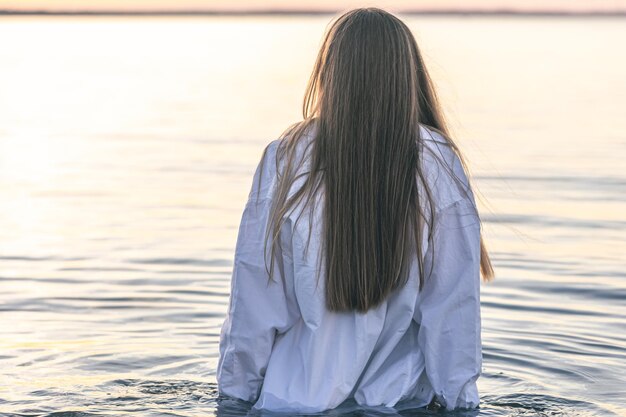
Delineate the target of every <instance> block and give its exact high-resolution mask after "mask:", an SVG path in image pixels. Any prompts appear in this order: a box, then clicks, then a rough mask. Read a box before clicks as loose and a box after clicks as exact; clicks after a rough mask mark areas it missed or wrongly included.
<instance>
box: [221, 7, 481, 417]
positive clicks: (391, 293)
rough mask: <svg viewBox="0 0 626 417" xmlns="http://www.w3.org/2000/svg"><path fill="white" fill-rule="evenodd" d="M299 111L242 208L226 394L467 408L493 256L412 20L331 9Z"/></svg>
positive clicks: (294, 404) (315, 406)
mask: <svg viewBox="0 0 626 417" xmlns="http://www.w3.org/2000/svg"><path fill="white" fill-rule="evenodd" d="M303 110H304V119H303V121H302V122H299V123H296V124H294V125H292V126H291V127H290V128H289V129H287V130H286V131H285V132H284V134H283V135H281V138H280V139H277V140H274V141H272V142H271V143H270V144H269V145H268V146H267V147H266V149H265V151H264V153H263V155H262V157H261V161H260V162H259V165H258V167H257V170H256V172H255V175H254V178H253V183H252V188H251V191H250V194H249V198H248V202H247V203H246V206H245V209H244V212H243V216H242V221H241V226H240V229H239V235H238V239H237V247H236V252H235V260H234V268H233V276H232V284H231V285H232V286H231V298H230V303H229V308H228V315H227V318H226V320H225V322H224V325H223V327H222V333H221V339H220V359H219V363H218V368H217V379H218V387H219V391H220V394H221V395H223V396H227V397H235V398H239V399H243V400H246V401H250V402H253V403H254V408H257V409H267V410H272V411H285V412H293V413H303V412H319V411H323V410H327V409H331V408H335V407H337V406H339V405H340V404H342V403H344V402H345V401H347V400H352V401H354V402H356V403H357V404H359V405H361V406H384V407H396V408H397V407H400V406H410V407H421V406H425V405H428V404H429V403H431V402H432V401H433V400H436V401H438V402H439V403H440V404H441V405H442V406H443V407H445V408H447V409H455V408H459V407H462V408H474V407H476V406H477V405H478V403H479V396H478V391H477V387H476V380H477V378H478V377H479V375H480V371H481V362H482V354H481V338H480V332H481V327H480V274H481V272H482V274H483V277H484V278H485V279H490V278H491V277H492V276H493V270H492V269H491V265H490V262H489V258H488V255H487V251H486V249H485V247H484V245H483V243H482V240H481V233H480V232H481V224H480V217H479V215H478V211H477V209H476V202H475V199H474V194H473V192H472V187H471V185H470V181H469V177H468V175H467V168H466V166H465V163H464V161H463V158H462V156H461V153H460V151H459V149H458V147H457V146H456V145H455V144H454V142H453V141H452V139H451V138H450V137H449V135H448V133H447V129H446V127H445V124H444V121H443V118H442V117H441V112H440V110H439V105H438V103H437V100H436V95H435V92H434V89H433V87H432V83H431V81H430V78H429V76H428V73H427V71H426V68H425V66H424V64H423V61H422V58H421V56H420V53H419V50H418V48H417V45H416V43H415V40H414V38H413V36H412V34H411V33H410V31H409V29H408V28H407V27H406V25H404V23H402V22H401V21H400V20H399V19H398V18H396V17H395V16H393V15H392V14H389V13H387V12H385V11H383V10H380V9H377V8H367V9H356V10H353V11H350V12H348V13H345V14H344V15H342V16H341V17H339V18H338V19H337V20H336V21H335V22H334V23H333V25H332V26H331V27H330V29H329V30H328V32H327V35H326V38H325V41H324V44H323V45H322V48H321V50H320V53H319V55H318V59H317V61H316V64H315V68H314V71H313V74H312V77H311V80H310V82H309V86H308V88H307V94H306V96H305V103H304V109H303Z"/></svg>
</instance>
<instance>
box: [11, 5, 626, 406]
mask: <svg viewBox="0 0 626 417" xmlns="http://www.w3.org/2000/svg"><path fill="white" fill-rule="evenodd" d="M328 20H329V17H324V16H321V17H320V16H315V17H297V18H296V17H290V18H284V17H271V16H270V17H219V18H218V17H216V18H211V17H202V18H128V17H127V18H123V17H122V18H120V17H115V18H112V17H108V18H96V17H94V18H32V17H30V18H17V17H14V18H4V19H2V21H1V22H0V39H3V40H4V41H3V42H2V43H0V52H1V53H0V91H1V93H0V283H1V291H0V414H3V415H24V416H31V415H54V416H60V415H64V416H77V415H81V416H92V415H120V414H123V413H135V414H137V415H145V416H156V415H171V416H200V415H210V414H214V413H216V412H217V413H219V414H220V415H243V414H245V412H246V409H245V405H244V404H238V403H230V402H226V403H222V404H220V405H219V407H218V404H217V402H216V385H215V367H216V363H217V355H218V341H219V329H220V326H221V323H222V321H223V319H224V313H225V311H226V307H227V303H228V293H229V285H230V284H229V282H230V270H231V267H232V256H233V249H234V245H235V239H236V233H237V227H238V223H239V220H240V216H241V213H242V210H243V205H244V202H245V199H246V197H247V193H248V190H249V187H250V183H251V179H252V173H253V171H254V168H255V166H256V163H257V162H258V159H259V157H260V155H261V152H262V150H263V148H264V146H265V145H266V144H267V143H269V142H270V141H271V140H273V139H275V138H277V137H278V136H279V134H280V132H281V131H282V130H283V129H284V128H286V127H287V126H288V125H289V124H290V123H292V122H295V121H297V120H300V117H301V113H300V111H301V100H302V97H303V92H304V88H305V85H306V81H307V77H308V74H309V71H310V70H311V68H312V64H313V60H314V59H315V55H316V53H317V48H318V47H319V44H320V40H321V36H322V33H323V31H324V28H325V26H326V24H327V22H328ZM407 22H408V23H409V24H410V26H411V28H412V29H413V30H414V32H415V34H416V36H417V38H418V42H420V45H422V49H423V53H424V55H425V58H426V60H427V62H428V64H429V66H430V69H431V72H432V75H433V77H434V78H435V80H436V82H437V86H438V88H439V89H440V92H441V96H442V101H443V102H444V103H445V106H446V112H447V114H448V118H449V120H450V123H451V125H452V128H453V132H454V134H455V137H456V138H457V141H458V143H459V144H460V146H461V147H462V149H463V150H464V151H465V154H466V157H467V159H468V160H469V161H470V166H471V168H472V171H471V173H472V175H473V178H474V181H475V184H476V187H477V190H478V191H477V196H478V198H479V204H480V205H481V210H482V214H483V220H484V231H485V237H486V239H487V243H488V246H489V248H490V250H491V253H492V259H493V262H494V266H495V268H496V271H497V274H498V279H497V281H496V282H494V283H493V284H491V285H485V286H483V292H482V314H483V343H484V349H483V353H484V367H483V375H482V377H481V379H480V380H479V390H480V392H481V400H482V404H481V409H480V411H479V412H478V413H474V414H472V415H476V414H478V415H481V416H561V415H562V416H618V415H626V380H625V379H626V321H625V320H626V277H625V272H624V271H625V270H626V260H625V259H624V253H626V245H625V241H624V237H625V232H626V218H625V216H624V213H626V193H625V191H626V172H625V171H624V160H625V158H626V146H625V145H626V119H624V117H623V110H624V106H623V103H624V102H625V101H626V83H624V79H623V77H624V74H625V73H626V50H625V49H624V48H619V47H618V45H619V40H620V39H626V25H624V21H623V19H596V18H575V19H574V18H573V19H561V18H528V17H525V18H506V19H501V18H490V17H480V18H462V17H429V18H424V17H421V18H418V17H411V18H407ZM8 40H10V41H8ZM412 413H413V414H410V413H409V414H407V413H403V414H402V415H419V414H420V413H418V412H417V411H414V412H412ZM355 415H378V414H377V413H376V412H375V411H371V410H370V411H368V412H364V413H361V414H359V413H356V414H355Z"/></svg>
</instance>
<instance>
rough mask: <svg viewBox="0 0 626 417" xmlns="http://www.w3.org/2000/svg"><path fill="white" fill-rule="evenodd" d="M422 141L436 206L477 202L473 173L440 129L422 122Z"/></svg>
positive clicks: (425, 170)
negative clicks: (471, 183)
mask: <svg viewBox="0 0 626 417" xmlns="http://www.w3.org/2000/svg"><path fill="white" fill-rule="evenodd" d="M420 141H421V144H422V146H421V147H420V149H421V152H420V157H421V161H420V162H421V167H422V172H423V175H424V180H425V182H426V185H427V186H428V188H429V190H430V192H431V194H432V195H433V198H434V204H435V208H436V210H438V211H441V210H444V209H445V208H447V207H450V206H452V205H453V204H459V203H468V204H470V205H473V206H475V200H474V194H473V191H472V189H471V186H470V182H469V173H468V172H466V171H465V167H464V166H463V164H462V162H461V158H460V157H459V155H458V154H457V152H456V150H455V148H454V146H453V145H452V144H451V143H450V142H449V141H448V140H447V139H446V138H445V137H444V136H443V135H442V134H441V133H440V132H439V131H438V130H437V129H434V128H432V127H430V126H427V125H423V124H420ZM422 185H423V184H422Z"/></svg>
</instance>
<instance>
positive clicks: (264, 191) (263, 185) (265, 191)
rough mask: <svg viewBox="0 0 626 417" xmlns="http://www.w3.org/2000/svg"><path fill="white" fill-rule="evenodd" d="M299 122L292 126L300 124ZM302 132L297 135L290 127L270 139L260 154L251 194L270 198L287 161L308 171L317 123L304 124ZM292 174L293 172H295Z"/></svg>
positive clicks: (301, 169)
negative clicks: (275, 137)
mask: <svg viewBox="0 0 626 417" xmlns="http://www.w3.org/2000/svg"><path fill="white" fill-rule="evenodd" d="M300 123H302V122H299V123H295V124H293V125H291V127H290V128H294V127H298V126H299V124H300ZM302 127H303V128H304V130H303V131H302V134H299V135H297V137H296V138H295V139H294V137H293V136H292V135H291V134H290V133H286V132H293V130H291V129H288V130H286V131H285V132H284V133H283V134H282V135H280V137H279V138H277V139H273V140H271V141H270V142H268V143H267V144H266V145H265V147H264V148H263V151H262V153H261V155H260V157H259V162H258V165H257V169H256V172H255V174H254V180H253V188H252V190H251V192H250V195H249V197H250V198H252V197H256V198H260V199H264V198H271V197H272V194H273V192H274V189H275V187H276V186H277V183H278V177H279V176H282V175H283V174H285V172H284V167H285V163H286V162H287V161H288V160H290V161H291V167H292V169H293V170H295V171H297V173H303V172H306V171H308V169H309V162H310V158H309V157H310V150H311V146H310V145H311V144H312V143H313V139H314V138H315V136H316V133H317V124H315V123H311V124H308V125H303V126H302ZM292 174H293V173H292Z"/></svg>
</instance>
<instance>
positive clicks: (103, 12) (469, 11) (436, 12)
mask: <svg viewBox="0 0 626 417" xmlns="http://www.w3.org/2000/svg"><path fill="white" fill-rule="evenodd" d="M343 10H344V9H280V8H266V9H247V10H237V9H181V10H138V9H136V10H114V9H100V10H79V9H75V10H72V9H63V10H24V9H21V10H18V9H0V16H220V15H223V16H245V15H251V16H259V15H286V16H289V15H328V14H336V13H338V12H341V11H343ZM345 10H348V9H345ZM394 13H398V14H405V15H426V16H428V15H430V16H481V15H484V16H563V17H567V16H571V17H577V16H599V17H611V16H618V17H619V16H626V9H623V10H622V9H615V10H583V11H574V10H558V9H553V10H537V9H534V10H533V9H529V10H519V9H513V8H493V9H477V8H458V9H442V8H439V9H437V8H430V9H404V10H401V9H398V10H396V11H395V12H394Z"/></svg>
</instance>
